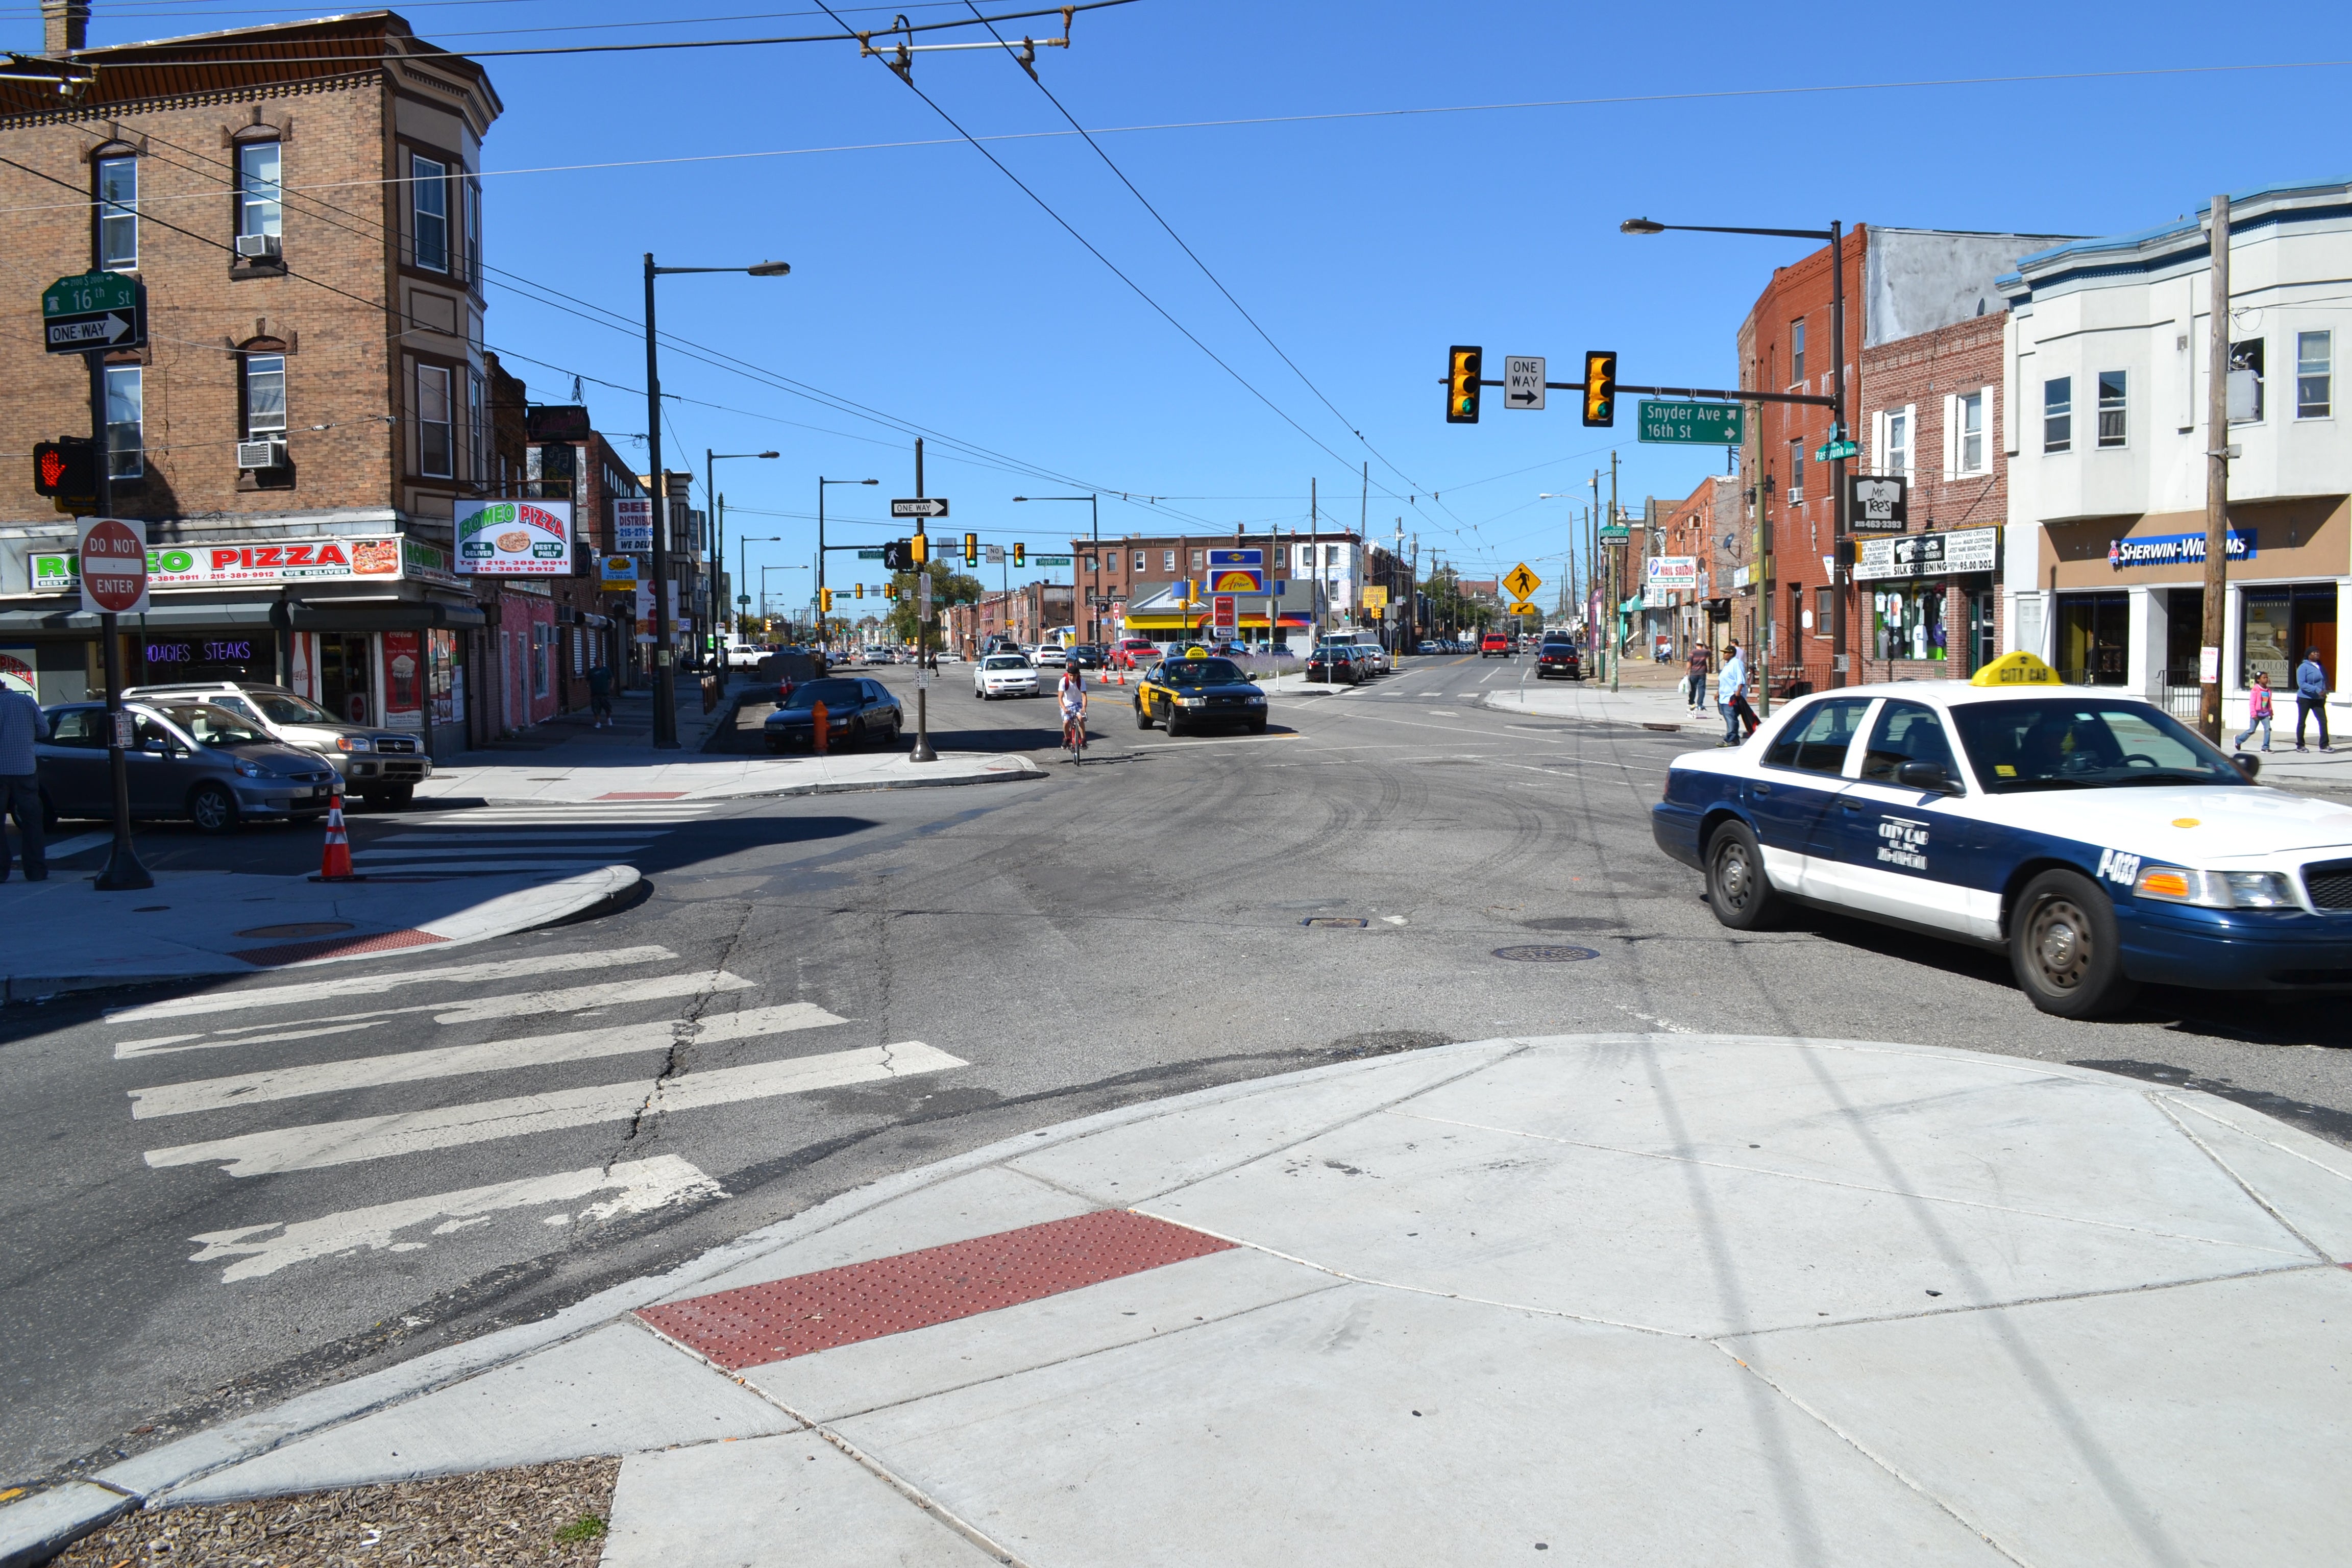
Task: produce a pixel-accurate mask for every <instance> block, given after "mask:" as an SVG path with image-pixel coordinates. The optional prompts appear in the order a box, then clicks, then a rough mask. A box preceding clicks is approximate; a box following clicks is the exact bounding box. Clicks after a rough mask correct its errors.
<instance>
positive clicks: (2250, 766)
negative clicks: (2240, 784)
mask: <svg viewBox="0 0 2352 1568" xmlns="http://www.w3.org/2000/svg"><path fill="white" fill-rule="evenodd" d="M2230 760H2231V762H2233V763H2237V764H2238V771H2239V772H2240V773H2243V774H2245V775H2246V777H2247V779H2248V780H2249V781H2252V779H2253V778H2254V777H2255V776H2256V775H2257V774H2259V773H2261V772H2262V771H2263V760H2262V758H2260V757H2258V756H2256V755H2254V754H2253V753H2252V752H2239V753H2238V754H2237V755H2236V756H2233V757H2231V759H2230Z"/></svg>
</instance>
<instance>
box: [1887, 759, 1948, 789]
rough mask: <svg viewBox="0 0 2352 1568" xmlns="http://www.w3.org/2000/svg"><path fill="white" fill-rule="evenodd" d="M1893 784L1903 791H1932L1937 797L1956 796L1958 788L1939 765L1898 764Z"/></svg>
mask: <svg viewBox="0 0 2352 1568" xmlns="http://www.w3.org/2000/svg"><path fill="white" fill-rule="evenodd" d="M1895 783H1896V784H1900V785H1902V786H1903V787H1904V788H1905V789H1916V790H1933V791H1934V792H1936V793H1937V794H1938V795H1958V793H1959V788H1960V786H1959V785H1958V784H1955V783H1954V782H1953V780H1952V775H1951V774H1949V773H1946V772H1945V771H1944V764H1943V763H1900V764H1898V765H1897V766H1896V768H1895Z"/></svg>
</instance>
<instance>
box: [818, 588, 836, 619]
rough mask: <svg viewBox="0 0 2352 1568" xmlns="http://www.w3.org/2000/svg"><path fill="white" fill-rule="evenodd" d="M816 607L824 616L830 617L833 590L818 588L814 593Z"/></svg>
mask: <svg viewBox="0 0 2352 1568" xmlns="http://www.w3.org/2000/svg"><path fill="white" fill-rule="evenodd" d="M816 607H817V608H818V609H819V610H822V611H823V612H824V613H825V614H826V615H831V614H832V613H833V590H832V589H830V588H819V589H818V590H817V591H816Z"/></svg>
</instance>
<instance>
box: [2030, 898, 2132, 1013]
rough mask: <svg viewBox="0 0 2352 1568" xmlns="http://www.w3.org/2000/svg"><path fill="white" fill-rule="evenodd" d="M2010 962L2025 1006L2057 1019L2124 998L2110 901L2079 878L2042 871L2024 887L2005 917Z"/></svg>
mask: <svg viewBox="0 0 2352 1568" xmlns="http://www.w3.org/2000/svg"><path fill="white" fill-rule="evenodd" d="M2009 962H2010V967H2011V969H2013V970H2015V971H2016V972H2017V984H2019V985H2020V986H2021V988H2023V990H2024V992H2025V994H2026V995H2028V996H2030V997H2032V1000H2033V1005H2035V1006H2036V1007H2039V1008H2041V1009H2042V1011H2043V1012H2045V1013H2053V1014H2055V1015H2056V1016H2059V1017H2061V1018H2096V1017H2101V1016H2105V1015H2106V1014H2109V1013H2112V1012H2114V1011H2116V1009H2117V1008H2119V1007H2122V1006H2124V1005H2126V1004H2127V1003H2129V1002H2130V1001H2131V999H2132V997H2133V996H2134V995H2135V994H2137V992H2138V990H2139V987H2138V985H2137V984H2134V983H2133V982H2132V981H2130V980H2127V979H2126V978H2125V976H2124V961H2123V944H2122V942H2121V941H2120V939H2119V937H2118V934H2117V931H2116V910H2115V905H2113V904H2112V903H2110V902H2108V900H2107V896H2106V895H2105V893H2103V892H2101V891H2099V889H2098V888H2097V887H2096V886H2095V884H2094V883H2093V882H2092V881H2091V879H2089V878H2087V877H2084V876H2083V875H2081V874H2080V873H2079V872H2074V871H2044V872H2042V875H2040V876H2039V877H2036V878H2034V879H2033V880H2032V881H2031V882H2028V883H2027V884H2026V885H2025V891H2024V892H2022V893H2021V894H2020V895H2019V896H2018V900H2017V905H2016V909H2015V910H2014V911H2013V912H2012V913H2011V916H2010V922H2009Z"/></svg>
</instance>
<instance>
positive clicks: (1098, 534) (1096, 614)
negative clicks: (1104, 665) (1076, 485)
mask: <svg viewBox="0 0 2352 1568" xmlns="http://www.w3.org/2000/svg"><path fill="white" fill-rule="evenodd" d="M1013 500H1017V501H1031V500H1082V501H1084V502H1086V503H1087V506H1089V507H1091V508H1092V509H1093V510H1094V520H1095V521H1094V555H1093V561H1094V563H1095V565H1094V572H1093V574H1092V577H1091V579H1090V580H1091V582H1092V583H1093V586H1092V587H1090V588H1088V589H1087V641H1088V642H1090V643H1093V644H1094V645H1095V646H1096V647H1101V646H1102V611H1101V608H1100V607H1099V606H1098V605H1097V604H1096V603H1095V601H1096V600H1097V598H1099V597H1100V596H1101V594H1102V499H1101V498H1100V497H1099V496H1095V495H1083V496H1014V497H1013ZM1077 580H1078V574H1076V572H1073V573H1071V574H1070V582H1071V584H1073V585H1074V586H1073V591H1075V584H1076V583H1077Z"/></svg>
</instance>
